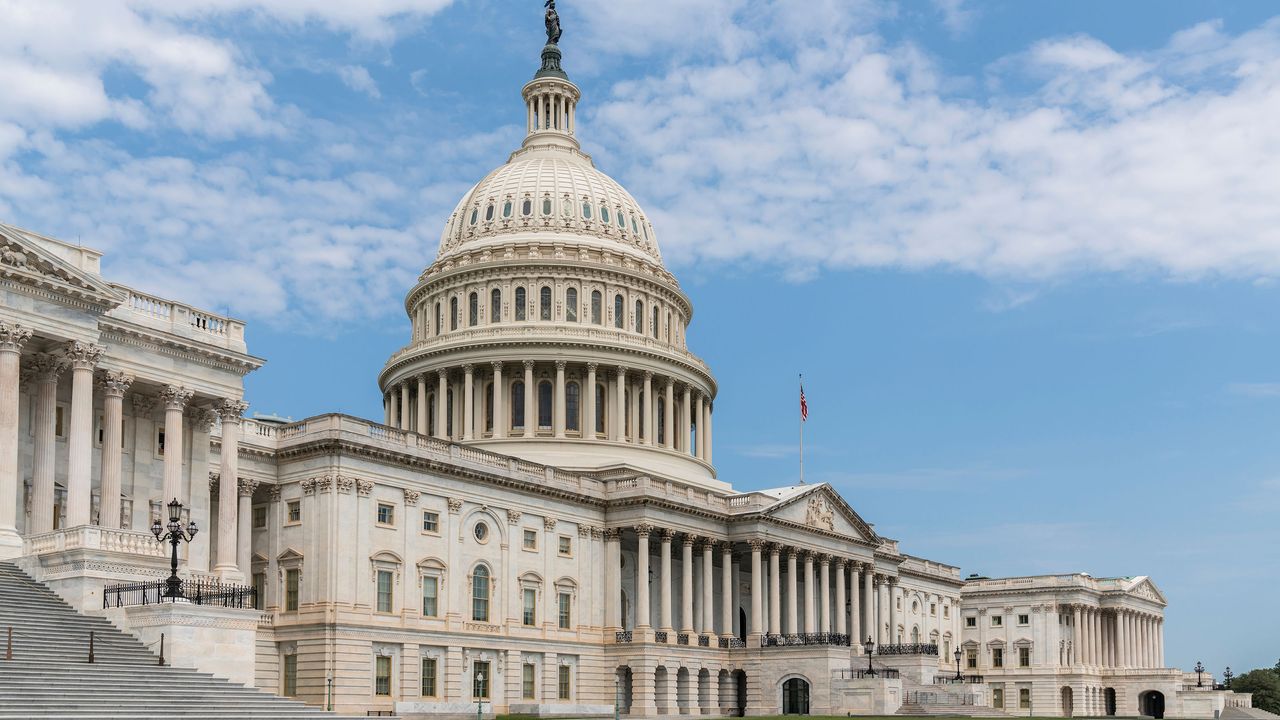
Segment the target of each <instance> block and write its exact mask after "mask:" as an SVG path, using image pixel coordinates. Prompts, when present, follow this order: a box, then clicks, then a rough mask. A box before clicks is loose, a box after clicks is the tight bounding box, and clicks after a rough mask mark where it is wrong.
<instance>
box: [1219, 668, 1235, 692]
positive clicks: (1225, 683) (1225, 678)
mask: <svg viewBox="0 0 1280 720" xmlns="http://www.w3.org/2000/svg"><path fill="white" fill-rule="evenodd" d="M1233 677H1235V675H1234V674H1232V672H1231V666H1230V665H1228V666H1227V669H1226V670H1223V671H1222V687H1224V688H1226V689H1227V690H1230V689H1231V678H1233Z"/></svg>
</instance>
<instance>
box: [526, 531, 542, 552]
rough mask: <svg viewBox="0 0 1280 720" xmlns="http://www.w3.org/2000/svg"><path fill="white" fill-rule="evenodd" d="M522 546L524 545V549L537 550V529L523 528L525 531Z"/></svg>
mask: <svg viewBox="0 0 1280 720" xmlns="http://www.w3.org/2000/svg"><path fill="white" fill-rule="evenodd" d="M523 547H524V549H525V550H537V549H538V531H537V530H525V531H524V544H523Z"/></svg>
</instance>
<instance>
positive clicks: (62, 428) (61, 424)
mask: <svg viewBox="0 0 1280 720" xmlns="http://www.w3.org/2000/svg"><path fill="white" fill-rule="evenodd" d="M66 409H67V406H66V405H62V404H58V405H56V406H55V407H54V409H53V435H54V437H56V438H58V439H59V440H65V439H66V437H67V413H66ZM157 437H158V438H159V440H160V443H159V448H160V453H159V454H160V455H164V428H163V427H161V428H160V434H159V435H158V436H157Z"/></svg>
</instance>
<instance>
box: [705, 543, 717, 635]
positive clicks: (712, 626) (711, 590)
mask: <svg viewBox="0 0 1280 720" xmlns="http://www.w3.org/2000/svg"><path fill="white" fill-rule="evenodd" d="M714 549H715V543H714V542H712V541H710V540H704V541H703V542H702V634H703V635H715V634H716V611H715V568H714V567H713V565H712V554H711V553H712V551H713V550H714Z"/></svg>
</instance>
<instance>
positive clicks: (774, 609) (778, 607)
mask: <svg viewBox="0 0 1280 720" xmlns="http://www.w3.org/2000/svg"><path fill="white" fill-rule="evenodd" d="M781 553H782V548H780V547H779V546H777V545H770V546H769V632H771V633H775V634H780V633H781V632H782V558H781Z"/></svg>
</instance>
